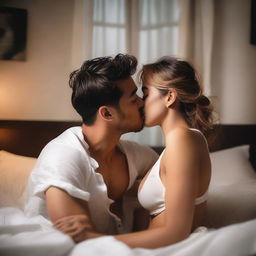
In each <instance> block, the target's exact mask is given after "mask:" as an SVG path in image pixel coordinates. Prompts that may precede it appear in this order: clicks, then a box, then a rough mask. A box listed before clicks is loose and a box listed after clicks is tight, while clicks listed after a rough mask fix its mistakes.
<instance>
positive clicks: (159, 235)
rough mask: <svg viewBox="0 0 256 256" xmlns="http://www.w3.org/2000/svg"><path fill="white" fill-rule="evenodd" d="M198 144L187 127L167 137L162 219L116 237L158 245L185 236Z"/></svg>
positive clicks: (134, 244) (194, 189) (147, 245)
mask: <svg viewBox="0 0 256 256" xmlns="http://www.w3.org/2000/svg"><path fill="white" fill-rule="evenodd" d="M199 148H200V146H199V144H198V138H197V136H194V135H193V134H191V133H190V132H189V131H178V132H175V133H173V134H172V135H170V136H169V137H168V138H167V147H166V150H165V153H164V156H163V158H162V161H161V168H162V171H163V172H164V173H165V175H163V177H161V179H162V181H163V183H164V185H165V188H166V190H165V191H166V194H165V200H166V209H165V211H164V212H163V213H162V214H164V223H163V224H162V225H161V226H159V227H157V228H154V229H149V230H145V231H141V232H135V233H130V234H123V235H116V236H115V238H116V239H118V240H120V241H123V242H124V243H126V244H127V245H129V246H130V247H143V248H158V247H161V246H166V245H170V244H173V243H176V242H178V241H181V240H183V239H185V238H186V237H188V236H189V234H190V233H191V229H192V222H193V216H194V207H195V206H194V202H195V197H196V193H197V186H198V168H199V155H200V152H199V151H200V150H199ZM156 218H157V217H156Z"/></svg>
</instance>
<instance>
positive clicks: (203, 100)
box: [197, 95, 211, 106]
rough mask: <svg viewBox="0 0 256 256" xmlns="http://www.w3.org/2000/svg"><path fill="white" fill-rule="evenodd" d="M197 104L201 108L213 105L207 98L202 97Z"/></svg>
mask: <svg viewBox="0 0 256 256" xmlns="http://www.w3.org/2000/svg"><path fill="white" fill-rule="evenodd" d="M197 104H198V105H200V106H209V105H210V104H211V102H210V100H209V99H208V98H207V97H206V96H204V95H201V96H199V98H198V99H197Z"/></svg>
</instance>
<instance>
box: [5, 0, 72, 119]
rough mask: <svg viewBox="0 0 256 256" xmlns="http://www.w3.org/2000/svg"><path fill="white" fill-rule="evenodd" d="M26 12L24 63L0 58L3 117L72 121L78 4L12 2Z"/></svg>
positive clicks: (10, 0)
mask: <svg viewBox="0 0 256 256" xmlns="http://www.w3.org/2000/svg"><path fill="white" fill-rule="evenodd" d="M5 2H6V6H10V7H18V8H25V9H27V11H28V28H27V33H28V34H27V52H26V56H27V57H26V58H27V59H26V61H23V62H22V61H3V60H0V119H28V120H72V119H75V118H77V115H76V114H75V112H74V111H73V108H72V106H71V103H70V93H71V89H70V88H69V86H68V76H69V73H70V71H71V48H72V47H71V43H72V25H73V8H74V6H73V5H74V1H71V0H54V1H52V0H32V1H31V0H22V1H20V0H16V1H15V0H8V1H4V3H5Z"/></svg>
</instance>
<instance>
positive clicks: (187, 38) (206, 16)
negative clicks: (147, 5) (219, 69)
mask: <svg viewBox="0 0 256 256" xmlns="http://www.w3.org/2000/svg"><path fill="white" fill-rule="evenodd" d="M180 9H181V15H180V26H179V51H178V55H179V56H180V57H183V58H185V59H187V60H189V61H191V62H192V63H193V64H194V65H195V66H196V68H197V70H198V71H199V74H200V76H201V80H202V83H203V86H204V91H205V93H206V94H207V95H208V96H210V95H211V69H212V67H211V64H212V51H213V33H214V0H180Z"/></svg>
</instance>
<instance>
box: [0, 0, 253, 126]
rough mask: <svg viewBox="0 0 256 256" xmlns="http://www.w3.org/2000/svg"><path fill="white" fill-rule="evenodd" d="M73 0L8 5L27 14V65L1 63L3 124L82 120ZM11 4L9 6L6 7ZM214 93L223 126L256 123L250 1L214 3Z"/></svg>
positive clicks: (12, 1)
mask: <svg viewBox="0 0 256 256" xmlns="http://www.w3.org/2000/svg"><path fill="white" fill-rule="evenodd" d="M74 2H75V1H74V0H73V1H71V0H55V1H51V0H33V1H32V0H23V1H19V0H8V1H2V3H5V5H6V6H7V5H8V6H10V7H12V6H13V7H20V8H26V9H27V10H28V42H27V60H26V61H25V62H17V61H1V60H0V119H29V120H78V119H79V117H78V115H77V114H76V113H75V112H74V111H73V108H72V107H71V104H70V93H71V90H70V88H69V87H68V75H69V73H70V71H71V70H72V68H71V49H72V26H73V25H72V24H73V9H74ZM7 3H8V4H7ZM214 3H215V39H214V49H213V63H212V64H213V77H212V84H213V87H214V88H213V93H214V95H216V98H217V104H218V110H219V112H220V120H221V122H222V123H224V124H243V123H254V124H255V123H256V114H255V112H256V111H255V110H256V100H255V96H256V75H255V71H256V69H255V67H256V46H252V45H250V44H249V36H250V35H249V29H250V24H249V23H250V0H243V1H241V0H215V1H214Z"/></svg>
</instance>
